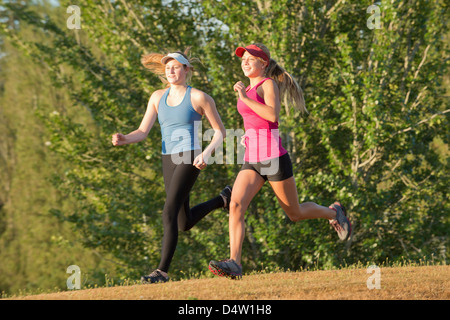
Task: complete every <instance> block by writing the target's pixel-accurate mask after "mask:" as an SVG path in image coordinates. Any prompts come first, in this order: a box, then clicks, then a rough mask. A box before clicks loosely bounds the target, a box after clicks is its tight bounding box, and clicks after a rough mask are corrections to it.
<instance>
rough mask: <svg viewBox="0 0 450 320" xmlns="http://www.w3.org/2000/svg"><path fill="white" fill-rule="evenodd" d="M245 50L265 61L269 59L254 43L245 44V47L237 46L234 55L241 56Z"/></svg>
mask: <svg viewBox="0 0 450 320" xmlns="http://www.w3.org/2000/svg"><path fill="white" fill-rule="evenodd" d="M245 51H247V52H248V53H250V54H251V55H252V56H254V57H258V58H262V59H263V60H264V61H266V62H269V61H270V59H269V57H268V56H267V54H265V53H264V51H262V49H261V48H259V47H257V46H255V45H254V44H251V45H249V46H246V47H245V48H244V47H239V48H237V49H236V51H235V53H236V55H237V56H238V57H242V56H243V55H244V52H245Z"/></svg>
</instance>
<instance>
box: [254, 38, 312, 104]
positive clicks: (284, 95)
mask: <svg viewBox="0 0 450 320" xmlns="http://www.w3.org/2000/svg"><path fill="white" fill-rule="evenodd" d="M254 45H255V46H257V47H258V48H260V49H261V50H263V51H264V53H265V54H266V55H267V56H268V57H270V51H269V49H268V48H267V47H266V46H265V45H263V44H261V43H255V44H254ZM266 76H267V77H269V78H272V79H273V80H274V81H275V82H276V83H277V85H278V88H279V90H280V98H281V99H282V101H283V102H284V104H285V105H286V106H292V107H294V108H295V109H297V110H299V111H300V112H302V113H308V111H307V110H306V106H305V99H304V97H303V90H302V88H301V87H300V85H299V84H298V83H297V81H296V80H295V79H294V77H292V75H290V74H289V73H288V72H286V70H284V69H283V68H282V67H281V66H280V65H279V64H278V63H277V62H276V61H275V60H273V59H270V62H269V65H268V66H267V67H266Z"/></svg>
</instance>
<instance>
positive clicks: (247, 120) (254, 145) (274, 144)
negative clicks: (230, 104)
mask: <svg viewBox="0 0 450 320" xmlns="http://www.w3.org/2000/svg"><path fill="white" fill-rule="evenodd" d="M268 79H270V78H265V79H263V80H262V81H261V82H259V83H258V84H257V85H256V86H254V87H253V88H250V86H248V87H247V89H246V92H247V96H248V97H249V98H250V99H252V100H254V101H257V102H259V103H262V104H265V101H264V99H263V98H261V97H260V96H259V95H258V93H257V89H258V87H259V86H260V85H262V84H263V83H264V81H266V80H268ZM237 109H238V112H239V113H240V114H241V116H242V118H243V119H244V128H245V155H244V161H247V162H251V163H254V162H262V161H265V160H269V159H273V158H278V157H281V156H282V155H284V154H285V153H287V151H286V150H285V149H284V148H283V146H282V145H281V137H280V134H279V131H278V122H271V121H268V120H266V119H264V118H262V117H260V116H259V115H258V114H257V113H256V112H255V111H253V110H252V109H251V108H250V107H249V106H247V105H246V104H245V103H244V102H242V100H241V99H238V102H237Z"/></svg>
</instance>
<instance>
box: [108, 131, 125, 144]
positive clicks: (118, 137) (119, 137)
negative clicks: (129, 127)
mask: <svg viewBox="0 0 450 320" xmlns="http://www.w3.org/2000/svg"><path fill="white" fill-rule="evenodd" d="M125 140H126V139H125V135H123V134H121V133H115V134H113V135H112V139H111V142H112V144H113V146H121V145H124V144H125Z"/></svg>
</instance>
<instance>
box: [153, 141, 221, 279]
mask: <svg viewBox="0 0 450 320" xmlns="http://www.w3.org/2000/svg"><path fill="white" fill-rule="evenodd" d="M199 152H200V151H198V150H195V151H194V150H193V151H188V152H185V153H181V154H180V155H177V156H176V157H177V159H175V160H179V159H180V158H181V159H184V161H183V162H182V163H180V164H176V163H178V162H179V161H175V163H174V161H173V160H174V158H173V157H172V155H162V165H163V175H164V185H165V188H166V203H165V204H164V210H163V215H162V219H163V226H164V236H163V240H162V249H161V262H160V264H159V267H158V269H160V270H162V271H164V272H168V270H169V266H170V263H171V261H172V258H173V255H174V253H175V249H176V246H177V242H178V230H180V231H187V230H189V229H191V228H192V227H193V226H195V225H196V224H197V222H199V221H200V220H201V219H202V218H203V217H205V216H206V215H207V214H208V213H210V212H211V211H213V210H214V209H218V208H222V207H223V205H224V203H223V199H222V197H221V196H220V195H219V196H217V197H215V198H213V199H211V200H209V201H206V202H204V203H201V204H199V205H197V206H195V207H193V208H190V207H189V193H190V192H191V189H192V187H193V186H194V183H195V181H196V180H197V177H198V175H199V173H200V170H199V169H197V168H196V167H194V166H193V165H192V163H193V161H194V158H195V155H197V154H199ZM180 156H181V157H180Z"/></svg>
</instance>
